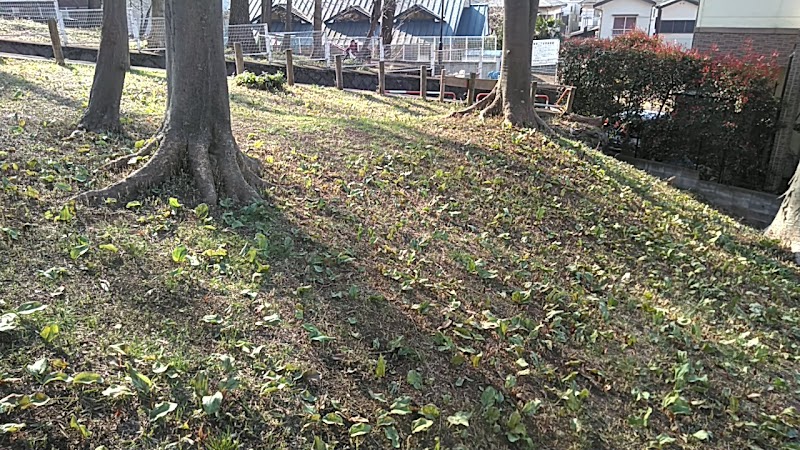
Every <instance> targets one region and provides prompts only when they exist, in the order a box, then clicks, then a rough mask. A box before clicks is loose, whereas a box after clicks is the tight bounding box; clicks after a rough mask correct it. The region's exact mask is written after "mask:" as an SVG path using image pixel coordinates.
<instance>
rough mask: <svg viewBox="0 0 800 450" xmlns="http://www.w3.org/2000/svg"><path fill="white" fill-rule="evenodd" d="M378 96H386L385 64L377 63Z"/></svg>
mask: <svg viewBox="0 0 800 450" xmlns="http://www.w3.org/2000/svg"><path fill="white" fill-rule="evenodd" d="M378 94H380V95H386V64H385V63H384V62H383V61H380V62H378Z"/></svg>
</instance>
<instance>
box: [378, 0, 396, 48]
mask: <svg viewBox="0 0 800 450" xmlns="http://www.w3.org/2000/svg"><path fill="white" fill-rule="evenodd" d="M396 11H397V0H385V1H384V3H383V12H382V17H381V39H383V45H391V44H392V34H393V32H394V14H395V12H396Z"/></svg>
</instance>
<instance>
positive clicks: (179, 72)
mask: <svg viewBox="0 0 800 450" xmlns="http://www.w3.org/2000/svg"><path fill="white" fill-rule="evenodd" d="M166 21H167V111H166V114H165V116H164V122H163V123H162V125H161V128H160V131H159V132H158V133H157V135H156V136H155V138H154V139H153V140H152V141H151V144H149V145H147V146H145V148H143V149H142V151H141V152H140V153H139V154H138V155H136V156H139V157H143V156H147V155H152V156H151V157H150V159H149V161H148V162H147V163H146V164H145V165H144V166H143V167H141V168H140V169H138V170H136V171H134V172H133V173H131V174H130V175H129V176H127V177H126V178H124V179H123V180H121V181H120V182H118V183H116V184H113V185H111V186H109V187H107V188H105V189H102V190H99V191H91V192H87V193H84V194H82V195H80V196H79V197H78V200H81V201H85V202H88V203H93V204H98V203H102V202H103V201H104V200H105V199H107V198H112V199H116V200H118V201H119V202H126V201H129V200H132V199H134V198H137V197H139V198H140V197H142V196H147V195H148V192H149V189H150V188H151V187H152V186H154V185H156V184H160V183H163V182H164V181H167V180H169V179H171V178H173V177H175V176H176V175H178V174H180V173H182V172H185V173H188V174H189V175H190V176H191V178H192V180H193V181H194V186H195V188H196V192H197V198H194V199H187V200H194V201H196V202H198V203H199V202H203V203H206V204H208V205H209V206H212V207H213V206H215V205H217V204H218V202H219V200H221V199H225V198H230V199H232V200H233V201H235V202H237V203H239V204H246V203H250V202H252V201H255V200H258V199H260V198H261V195H260V193H259V190H260V189H262V188H264V187H265V186H266V184H265V182H264V181H263V180H261V178H259V176H258V175H257V172H259V171H260V165H259V164H258V162H256V160H254V159H251V158H250V157H248V156H246V155H244V154H243V153H242V152H241V151H240V150H239V147H238V145H237V144H236V140H235V139H234V137H233V134H232V132H231V116H230V104H229V102H228V82H227V71H226V67H225V59H224V48H223V44H222V39H220V36H222V6H221V2H220V0H216V1H196V0H193V1H186V0H167V1H166ZM198 67H201V68H203V70H197V68H198ZM130 158H131V156H130V155H129V156H126V157H123V158H120V159H118V160H116V161H112V162H111V163H109V164H108V165H107V166H113V167H120V165H122V166H124V165H125V163H126V161H127V160H129V159H130Z"/></svg>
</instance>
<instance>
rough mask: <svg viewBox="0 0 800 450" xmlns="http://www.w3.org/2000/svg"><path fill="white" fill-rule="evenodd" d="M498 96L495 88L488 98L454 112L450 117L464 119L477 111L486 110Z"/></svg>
mask: <svg viewBox="0 0 800 450" xmlns="http://www.w3.org/2000/svg"><path fill="white" fill-rule="evenodd" d="M496 96H497V89H496V88H495V89H492V91H491V92H489V95H487V96H486V97H484V98H482V99H481V101H479V102H475V103H473V104H472V105H471V106H468V107H467V108H464V109H462V110H459V111H454V112H453V113H451V114H450V116H449V117H464V116H466V115H468V114H472V113H474V112H476V111H481V110H482V109H483V108H485V107H486V106H487V105H489V103H491V102H492V101H494V99H495V97H496Z"/></svg>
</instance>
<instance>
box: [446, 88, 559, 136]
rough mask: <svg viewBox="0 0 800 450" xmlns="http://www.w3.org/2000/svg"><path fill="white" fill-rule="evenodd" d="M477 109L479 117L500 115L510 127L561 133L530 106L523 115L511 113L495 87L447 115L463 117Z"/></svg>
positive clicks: (550, 133) (556, 134) (551, 133)
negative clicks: (481, 97)
mask: <svg viewBox="0 0 800 450" xmlns="http://www.w3.org/2000/svg"><path fill="white" fill-rule="evenodd" d="M498 85H499V83H498ZM477 111H480V118H481V119H488V118H490V117H498V116H501V115H502V116H503V117H504V119H505V123H506V124H508V125H510V126H512V127H519V128H525V127H532V128H536V129H537V130H540V131H542V132H543V133H545V134H547V135H548V136H550V137H557V136H560V135H561V133H559V132H557V131H556V130H554V129H553V128H552V127H551V126H550V125H549V124H548V123H547V122H545V121H544V120H543V119H542V118H541V117H539V115H538V114H536V111H534V110H533V109H532V108H531V110H530V112H529V113H528V114H524V116H525V117H518V116H517V115H515V114H513V112H511V111H510V110H509V109H508V108H507V107H506V105H505V102H504V101H503V95H502V94H500V93H499V92H498V89H497V87H495V88H494V89H492V91H491V92H490V93H489V95H487V96H486V97H484V98H483V99H481V101H479V102H477V103H474V104H473V105H472V106H469V107H467V108H465V109H462V110H460V111H455V112H453V113H452V114H450V116H449V117H464V116H466V115H469V114H472V113H474V112H477Z"/></svg>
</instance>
